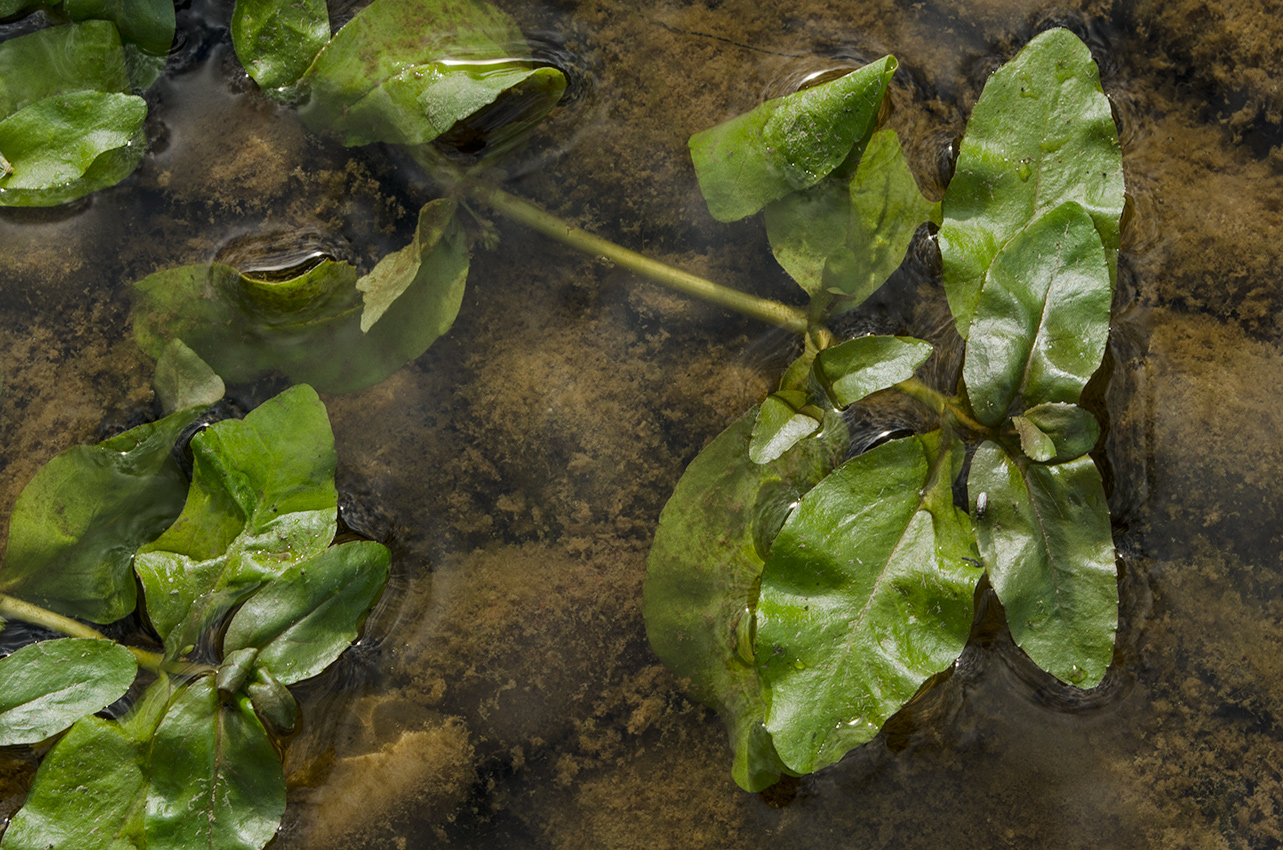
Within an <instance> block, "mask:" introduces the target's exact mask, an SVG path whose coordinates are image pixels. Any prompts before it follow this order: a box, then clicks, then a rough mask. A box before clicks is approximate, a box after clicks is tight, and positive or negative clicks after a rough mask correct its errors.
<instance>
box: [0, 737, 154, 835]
mask: <svg viewBox="0 0 1283 850" xmlns="http://www.w3.org/2000/svg"><path fill="white" fill-rule="evenodd" d="M146 792H147V771H146V750H145V748H144V747H143V746H142V745H141V744H139V743H138V742H137V741H135V740H133V739H132V738H130V736H129V735H128V734H127V733H126V732H125V731H124V730H123V729H122V728H121V727H120V725H119V724H118V723H115V722H113V721H110V720H103V719H101V718H98V717H82V718H81V719H80V720H78V721H76V723H75V725H74V726H72V727H71V729H70V730H69V731H68V732H67V734H66V735H64V736H63V737H62V739H61V740H60V741H58V743H57V744H55V745H54V748H53V749H52V750H50V751H49V754H48V755H47V756H45V758H44V761H42V762H41V763H40V769H39V770H38V771H36V778H35V780H34V781H33V782H32V784H31V791H30V792H29V793H28V794H27V799H26V801H25V802H24V803H23V805H22V808H21V809H19V810H18V812H17V814H15V815H14V816H13V821H12V822H11V823H10V824H9V825H8V827H7V828H6V829H5V831H4V840H3V841H0V848H2V850H48V848H50V847H57V848H59V850H134V848H136V847H139V846H141V844H142V838H143V836H142V803H143V800H144V799H145V798H146Z"/></svg>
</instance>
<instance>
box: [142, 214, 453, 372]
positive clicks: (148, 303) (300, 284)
mask: <svg viewBox="0 0 1283 850" xmlns="http://www.w3.org/2000/svg"><path fill="white" fill-rule="evenodd" d="M456 211H457V205H456V203H455V202H454V201H452V200H448V199H439V200H436V201H432V202H430V203H428V204H427V205H425V206H424V207H423V209H422V210H421V211H420V213H419V223H418V228H417V229H416V231H415V236H414V238H413V240H412V241H411V242H410V244H409V245H407V246H406V247H405V248H403V249H401V250H400V251H397V252H395V253H393V254H389V255H388V256H386V257H384V258H383V259H382V260H380V261H379V263H378V264H377V265H375V267H374V268H373V269H372V270H371V271H370V272H369V273H368V274H366V275H359V276H358V274H357V271H356V269H355V268H354V267H353V266H352V265H350V264H348V263H345V262H341V261H337V260H332V259H324V260H322V261H321V262H320V263H319V264H318V265H316V266H314V267H312V268H309V269H306V270H304V271H302V272H300V273H298V274H296V275H294V276H290V277H287V278H286V279H284V280H277V279H270V280H269V279H265V278H261V277H254V276H249V275H245V274H241V273H240V272H239V271H238V270H236V269H234V268H231V267H230V266H226V265H221V264H217V263H215V264H211V265H197V266H182V267H179V268H174V269H166V270H164V271H160V272H156V273H155V274H152V275H150V276H149V277H147V278H144V279H143V280H141V281H139V282H137V283H136V284H135V285H134V291H135V304H134V336H135V338H136V339H137V340H138V344H139V345H140V346H141V347H142V349H143V350H144V351H146V352H147V353H148V354H150V355H152V356H153V357H155V356H158V355H159V354H160V352H161V351H163V350H164V347H165V345H166V344H167V343H168V342H169V340H172V339H180V340H182V341H183V342H184V343H185V344H186V345H187V346H189V347H190V348H191V349H192V350H193V351H195V352H196V353H197V354H199V355H200V356H201V357H202V358H204V359H205V360H206V361H207V362H208V363H209V364H210V365H211V366H212V367H213V368H214V370H215V371H216V372H217V373H218V374H219V375H220V376H222V377H223V378H224V379H225V380H228V381H232V382H241V381H249V380H253V379H254V378H257V377H259V376H260V375H262V374H264V373H267V372H272V371H276V372H280V373H282V374H284V375H286V376H287V377H288V378H289V379H290V380H292V381H299V382H305V383H308V384H311V385H312V386H314V387H316V388H317V389H318V390H321V391H322V392H351V391H353V390H359V389H362V388H364V387H368V386H372V385H373V384H377V383H378V382H379V381H382V380H383V379H384V378H386V377H387V376H388V375H390V374H392V373H393V372H395V371H396V370H397V369H399V368H401V366H403V365H405V363H406V362H407V361H410V360H413V359H414V358H416V357H418V356H419V355H420V354H422V353H423V352H424V351H425V350H426V349H427V348H428V346H429V345H431V344H432V343H433V342H434V341H435V340H436V339H437V338H438V337H440V336H441V335H442V334H444V333H445V332H446V331H448V330H449V329H450V326H451V325H452V324H453V323H454V319H455V316H456V315H458V312H459V305H460V304H461V303H462V300H463V290H464V284H465V282H466V281H467V276H468V260H469V254H468V245H467V241H466V239H465V237H464V234H463V230H462V228H461V227H460V226H459V224H458V221H457V220H456V216H455V213H456Z"/></svg>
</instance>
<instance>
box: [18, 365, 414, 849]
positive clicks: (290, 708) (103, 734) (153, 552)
mask: <svg viewBox="0 0 1283 850" xmlns="http://www.w3.org/2000/svg"><path fill="white" fill-rule="evenodd" d="M157 392H158V395H159V396H160V397H161V398H163V399H165V400H166V407H167V409H170V410H171V411H172V412H170V413H168V414H167V415H166V416H164V417H163V418H161V419H159V420H157V421H156V422H152V423H149V424H147V425H141V426H139V427H137V428H133V429H130V430H128V431H125V432H124V433H122V434H119V435H117V436H115V437H112V438H111V439H109V440H106V441H104V442H102V443H100V444H98V445H96V446H78V447H75V448H72V449H69V450H68V451H66V452H63V453H62V454H60V455H58V456H57V457H55V458H54V459H53V460H51V461H50V462H49V463H48V464H46V465H45V466H44V467H43V468H42V469H41V470H40V471H39V472H38V473H37V474H36V476H35V478H33V479H32V481H31V483H30V484H28V485H27V487H26V488H25V489H24V490H23V491H22V494H21V495H20V496H19V498H18V502H17V504H16V506H15V508H14V512H13V517H12V520H11V524H10V533H9V542H8V547H7V551H6V555H5V565H4V569H3V570H0V590H2V591H3V592H2V593H0V618H3V622H4V624H5V625H6V626H12V624H14V623H17V622H24V623H27V624H29V625H30V626H35V627H37V633H38V634H39V636H41V637H42V638H43V637H46V636H47V639H41V640H37V641H35V642H32V643H28V644H27V645H25V646H23V647H22V648H21V649H19V650H17V651H16V652H14V653H13V654H11V655H9V656H8V657H6V658H4V659H3V660H0V743H3V744H5V745H14V744H38V743H41V742H43V741H46V740H49V739H51V738H55V737H56V738H57V740H56V742H54V743H53V746H52V747H51V748H50V749H49V751H48V753H47V754H46V755H45V757H44V759H43V761H42V762H41V764H40V768H39V770H38V771H37V773H36V777H35V780H34V782H33V783H32V786H31V790H30V792H29V793H28V795H27V799H26V801H25V803H24V805H23V807H22V808H21V809H20V810H19V811H18V812H17V813H16V814H15V815H14V816H13V818H12V820H11V822H10V823H9V825H8V827H7V828H6V830H5V833H4V838H3V840H2V841H0V847H3V848H5V850H17V848H44V847H62V848H100V847H148V848H166V847H168V848H184V850H186V848H191V847H219V848H252V850H257V848H260V847H262V846H263V845H265V844H266V843H267V842H268V841H269V840H270V839H271V838H272V836H273V835H274V834H275V833H276V829H277V827H278V825H279V823H280V819H281V816H282V814H283V813H284V810H285V778H284V775H283V773H282V770H281V761H280V757H279V756H278V754H277V750H276V746H275V745H274V744H273V741H272V735H273V733H272V732H269V730H276V731H277V732H284V731H288V730H289V729H291V728H293V726H294V725H295V723H296V721H297V718H298V704H297V702H296V701H295V699H294V697H293V696H292V695H291V694H290V692H289V687H288V686H290V685H293V684H295V683H297V682H301V681H303V680H304V679H308V678H311V677H312V676H315V675H317V674H318V673H320V672H321V671H322V670H324V669H325V668H326V667H328V666H329V665H330V664H331V663H332V662H333V661H334V660H335V659H336V658H337V657H338V656H339V654H340V653H342V652H343V650H344V649H345V648H346V647H347V646H348V645H349V644H351V642H352V641H353V640H354V639H355V638H356V635H357V633H358V631H359V629H360V627H361V624H362V623H363V621H364V619H365V616H366V614H367V612H368V611H369V610H370V608H371V606H372V605H373V604H374V602H375V600H377V598H378V596H379V594H380V593H381V592H382V589H383V586H384V583H385V582H386V580H387V573H388V563H389V556H388V551H387V549H385V548H384V547H383V546H381V545H379V544H378V543H374V542H370V541H356V542H349V543H344V544H341V545H334V544H333V540H334V535H335V530H336V521H337V494H336V492H335V489H334V468H335V456H334V439H333V435H332V434H331V432H330V428H329V423H328V420H327V417H326V414H325V408H324V406H323V405H322V404H321V401H320V399H319V398H318V397H317V395H316V393H315V391H313V390H312V389H311V388H310V387H307V386H302V385H301V386H296V387H293V388H292V389H289V390H287V391H285V392H284V393H282V394H280V395H279V396H277V397H276V398H273V399H271V400H270V401H268V402H266V403H264V404H263V405H261V406H259V407H258V408H256V409H255V410H253V411H251V412H250V413H249V414H248V415H247V416H246V417H245V418H244V419H243V420H224V421H221V422H217V423H215V424H212V425H209V426H208V427H206V428H204V429H203V430H201V431H200V432H199V433H197V434H196V435H195V436H193V437H192V438H191V440H190V444H189V449H188V450H189V451H190V454H191V460H192V474H191V483H190V485H187V486H184V476H183V474H182V472H181V470H180V469H179V466H178V463H177V461H176V460H175V458H174V454H173V450H174V447H175V444H176V442H177V441H178V440H179V438H180V437H181V435H182V434H183V433H184V432H185V431H187V430H188V429H190V428H191V427H192V426H193V425H194V423H195V422H196V420H197V419H198V418H199V417H200V416H201V415H202V414H203V413H204V412H205V410H206V409H207V408H208V407H209V405H210V404H212V403H213V402H214V401H216V400H218V399H219V398H221V397H222V395H223V385H222V382H221V381H220V380H219V379H218V378H217V377H216V376H214V375H213V373H212V372H210V371H209V369H208V367H207V366H205V365H204V364H203V363H201V362H200V361H199V360H198V359H197V358H195V356H194V355H193V354H192V353H191V351H190V350H187V349H184V348H183V347H182V344H181V343H174V345H173V347H172V348H171V349H170V350H169V351H168V352H166V354H165V356H164V357H163V358H162V361H161V369H160V370H159V375H158V382H157ZM184 494H185V499H184ZM136 585H141V587H142V590H143V599H142V600H139V599H137V594H136V590H135V588H136ZM128 617H133V618H134V619H133V625H132V627H130V626H129V623H130V621H129V620H126V619H125V618H128ZM85 620H88V621H90V622H93V623H98V624H116V625H114V626H113V627H112V632H113V634H117V635H129V634H130V632H133V633H135V634H134V637H135V638H137V641H136V642H137V643H139V644H141V645H127V644H126V643H125V642H124V641H123V640H119V641H118V640H113V639H110V638H108V637H106V636H105V635H104V634H102V633H100V632H98V631H97V630H96V629H94V628H93V627H91V626H89V625H86V624H85V622H84V621H85ZM122 621H123V622H122ZM145 625H149V626H150V630H151V631H152V632H154V633H155V634H156V635H158V636H159V638H160V640H161V646H160V648H156V646H155V644H154V643H153V642H151V641H150V640H149V639H148V637H147V636H146V634H145V629H144V626H145ZM122 626H123V628H122ZM54 635H64V637H53V636H54ZM140 668H141V670H142V671H143V672H142V673H141V678H140ZM148 682H149V683H148ZM127 694H129V695H131V696H130V698H129V700H128V702H129V703H130V705H129V707H128V709H127V710H125V711H124V713H123V716H120V713H119V712H116V715H117V716H119V719H105V718H103V717H100V716H97V713H99V712H101V711H102V710H103V709H104V708H105V707H107V706H109V705H111V704H113V703H115V704H116V705H121V703H120V702H118V701H119V700H121V699H122V698H124V697H126V695H127Z"/></svg>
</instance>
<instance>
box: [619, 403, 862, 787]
mask: <svg viewBox="0 0 1283 850" xmlns="http://www.w3.org/2000/svg"><path fill="white" fill-rule="evenodd" d="M753 418H754V412H753V411H750V412H749V414H748V415H746V416H745V417H744V418H743V419H740V420H739V421H738V422H736V423H735V424H734V425H732V426H731V427H729V428H727V429H726V430H725V431H723V432H722V433H721V434H719V435H718V436H717V437H716V438H714V439H713V441H712V442H711V443H709V444H708V446H707V447H706V448H705V449H704V451H702V452H700V454H699V456H698V457H696V458H695V460H693V461H692V462H691V464H690V466H688V467H687V468H686V472H685V474H683V475H682V478H681V481H679V482H678V484H677V489H676V490H674V491H673V495H672V498H670V499H669V500H668V504H667V505H665V507H664V511H663V513H662V514H661V515H660V518H659V528H658V529H657V530H656V532H655V541H654V543H653V544H652V546H651V550H650V558H649V561H648V562H647V567H646V585H645V594H644V601H643V613H644V615H645V619H646V634H647V635H648V636H649V638H650V643H651V646H652V647H654V650H655V654H656V655H658V656H659V657H660V658H661V659H662V660H663V661H664V663H665V664H667V665H668V667H669V668H670V669H672V670H673V672H674V673H676V674H677V676H679V677H681V678H684V679H688V680H689V681H690V691H691V694H692V695H693V696H694V697H695V698H696V699H698V700H699V701H700V702H703V703H704V704H705V705H708V706H711V707H712V708H714V709H716V710H717V712H718V713H719V714H720V715H721V717H722V721H723V722H724V723H725V724H726V727H727V730H728V732H729V734H730V739H731V746H732V748H733V749H734V751H735V762H734V768H733V770H732V776H734V778H735V781H736V782H737V783H739V785H740V787H741V788H744V789H747V790H750V791H760V790H761V789H763V788H766V787H768V786H770V785H771V784H773V783H775V782H776V781H777V780H778V779H779V777H780V774H781V773H784V772H787V770H786V769H785V767H784V765H783V764H781V763H780V760H779V757H778V756H777V755H776V754H775V750H774V748H773V747H772V745H771V739H770V736H768V735H767V734H766V730H765V729H764V727H763V725H762V717H763V705H762V700H761V695H760V692H759V689H758V684H757V673H756V671H755V669H754V662H753V635H752V628H753V605H754V603H755V588H756V586H757V582H758V578H759V577H760V575H761V571H762V558H763V556H764V553H765V552H767V551H769V549H770V545H771V541H772V540H773V539H774V537H775V533H776V531H777V530H778V529H779V526H780V523H781V522H782V521H783V518H784V517H785V516H786V515H787V513H788V511H789V510H791V509H792V506H793V503H794V502H796V500H797V499H798V498H800V497H801V496H802V494H803V493H805V492H806V491H807V490H809V489H810V488H811V487H813V486H814V485H815V483H816V482H817V481H819V480H820V479H821V478H823V477H824V476H825V475H826V474H828V472H829V470H831V469H832V468H833V467H834V466H836V465H837V463H838V462H839V461H840V460H841V458H842V456H843V454H844V453H845V451H846V444H847V437H846V427H845V425H844V424H843V423H842V421H841V418H840V417H838V416H836V415H834V414H829V415H828V416H826V417H825V427H824V429H823V431H822V432H821V433H820V435H818V436H817V437H816V438H814V439H810V440H804V441H803V442H802V443H801V444H799V445H798V446H797V447H795V448H794V449H793V450H792V451H790V452H787V453H785V454H784V455H783V456H782V457H781V458H779V459H778V460H775V461H773V462H771V463H767V464H761V465H759V464H755V463H753V462H752V461H751V460H749V457H748V445H749V439H750V437H749V432H750V428H751V423H752V421H753Z"/></svg>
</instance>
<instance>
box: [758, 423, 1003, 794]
mask: <svg viewBox="0 0 1283 850" xmlns="http://www.w3.org/2000/svg"><path fill="white" fill-rule="evenodd" d="M941 451H942V447H941V446H940V435H939V432H934V433H932V434H928V435H926V436H923V437H908V438H904V439H901V440H894V441H892V442H889V443H886V444H884V445H882V446H879V447H878V448H875V449H873V450H871V451H869V452H866V453H865V454H862V455H859V456H857V457H855V458H852V459H851V460H849V461H847V462H846V463H844V464H843V465H842V466H841V467H839V468H838V469H837V470H835V471H834V472H833V473H832V474H831V475H829V476H828V477H827V478H825V479H824V480H823V481H821V482H820V483H819V484H818V485H816V487H815V488H814V489H812V490H811V491H810V492H809V493H807V494H806V495H805V496H804V497H803V498H802V501H801V504H799V505H798V507H797V509H796V510H795V511H794V512H793V513H792V514H790V515H789V517H788V519H787V520H786V521H785V523H784V526H783V528H781V529H780V533H779V536H778V537H777V538H776V539H775V546H774V547H773V548H772V549H771V552H770V556H769V557H768V558H767V559H766V565H765V568H764V569H763V572H762V589H761V599H760V601H759V602H758V608H757V614H758V618H757V641H756V649H757V653H756V656H757V669H758V675H759V677H760V680H761V683H762V688H763V691H764V693H765V699H766V705H767V712H766V728H767V730H768V731H769V732H770V733H771V737H772V739H773V740H774V741H775V746H776V749H777V750H778V752H779V754H780V757H781V758H782V759H783V760H784V763H785V764H786V765H788V766H789V767H790V768H791V769H793V770H796V771H798V772H800V773H809V772H811V771H814V770H818V769H819V768H821V767H824V766H825V765H828V764H832V763H834V762H836V761H838V760H839V759H840V758H841V757H842V756H843V755H844V754H845V753H846V752H848V751H849V750H851V749H852V748H854V747H856V746H858V745H860V744H863V743H865V742H866V741H868V740H870V739H872V738H873V737H874V736H875V735H876V734H877V733H878V730H879V729H880V728H881V727H882V724H883V723H884V722H886V720H887V718H889V717H890V716H891V715H892V714H894V713H895V712H897V711H899V709H900V708H901V706H903V705H904V704H905V703H906V702H908V701H909V699H910V698H912V697H913V695H914V694H915V693H917V691H918V689H919V688H920V687H921V686H922V684H923V683H924V682H926V681H927V679H929V678H931V676H933V675H935V674H937V673H939V672H941V671H942V670H945V669H946V668H948V667H949V665H951V664H952V663H953V662H954V660H955V659H956V658H957V657H958V654H959V653H960V652H961V651H962V647H963V646H964V645H965V643H966V640H967V635H968V633H969V632H970V628H971V619H972V606H973V602H972V597H973V594H974V592H975V585H976V582H977V580H978V579H979V577H980V574H981V571H980V570H979V569H978V568H977V567H976V566H974V563H973V561H970V560H968V559H975V557H976V550H975V541H974V538H973V537H972V533H971V524H970V522H969V521H968V519H967V515H966V513H965V512H963V511H961V510H959V509H958V508H956V507H954V505H953V494H952V482H953V478H954V477H955V475H956V474H957V472H958V470H959V469H960V467H961V463H962V450H961V446H960V445H955V446H954V447H953V449H952V450H950V449H944V450H943V454H942V453H941Z"/></svg>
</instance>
